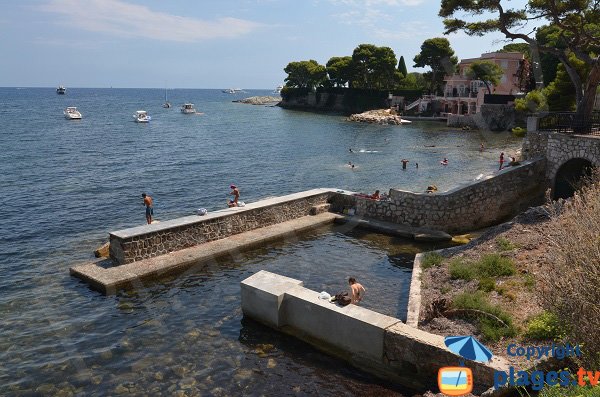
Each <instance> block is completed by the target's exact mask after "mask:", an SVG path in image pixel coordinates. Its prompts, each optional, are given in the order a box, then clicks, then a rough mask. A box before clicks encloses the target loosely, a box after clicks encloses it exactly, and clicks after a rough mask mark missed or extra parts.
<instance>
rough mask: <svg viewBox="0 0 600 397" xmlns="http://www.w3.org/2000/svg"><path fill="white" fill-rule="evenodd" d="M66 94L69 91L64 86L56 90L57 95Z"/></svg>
mask: <svg viewBox="0 0 600 397" xmlns="http://www.w3.org/2000/svg"><path fill="white" fill-rule="evenodd" d="M66 92H67V89H66V88H65V87H64V86H62V85H61V86H59V87H58V88H57V89H56V93H57V94H58V95H65V93H66Z"/></svg>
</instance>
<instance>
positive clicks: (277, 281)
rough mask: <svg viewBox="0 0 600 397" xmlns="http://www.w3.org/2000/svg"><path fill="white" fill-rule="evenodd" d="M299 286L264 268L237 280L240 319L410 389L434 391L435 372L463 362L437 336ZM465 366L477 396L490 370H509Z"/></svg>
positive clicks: (495, 365) (497, 363)
mask: <svg viewBox="0 0 600 397" xmlns="http://www.w3.org/2000/svg"><path fill="white" fill-rule="evenodd" d="M302 284H303V283H302V281H300V280H295V279H291V278H288V277H283V276H280V275H278V274H274V273H270V272H267V271H264V270H262V271H260V272H258V273H256V274H254V275H252V276H250V277H248V278H247V279H245V280H243V281H242V282H241V297H242V311H243V313H244V316H248V317H251V318H253V319H255V320H257V321H259V322H262V323H263V324H266V325H268V326H270V327H272V328H275V329H277V330H280V331H283V332H285V333H288V334H291V335H293V336H296V337H298V338H300V339H302V340H304V341H306V342H308V343H310V344H312V345H313V346H315V347H316V348H318V349H321V350H324V351H325V352H327V353H329V354H334V355H336V356H338V357H340V358H342V359H344V360H346V361H348V362H349V363H351V364H352V365H354V366H356V367H358V368H361V369H363V370H365V371H367V372H370V373H372V374H374V375H376V376H379V377H381V378H384V379H386V380H391V381H393V382H398V383H400V384H403V385H405V386H408V387H411V388H414V389H423V388H425V387H431V388H432V389H433V388H435V387H436V385H437V383H436V382H437V373H438V369H439V368H441V367H444V366H456V365H458V363H459V362H460V361H461V360H463V361H464V359H462V358H461V357H460V356H457V355H455V354H454V353H452V352H451V351H450V350H448V349H447V348H446V347H445V345H444V338H443V337H442V336H439V335H434V334H430V333H428V332H425V331H422V330H419V329H417V328H413V327H410V326H408V325H406V324H404V323H403V322H402V321H400V320H399V319H397V318H394V317H390V316H386V315H383V314H380V313H377V312H374V311H372V310H369V309H365V308H363V307H360V306H356V305H348V306H345V307H340V306H338V305H336V304H334V303H331V302H329V301H327V300H322V299H319V298H318V296H319V293H318V292H316V291H312V290H310V289H307V288H304V287H303V286H302ZM466 366H467V367H469V368H471V369H472V370H473V378H474V382H475V391H476V392H482V391H485V390H487V389H488V388H489V387H491V386H492V385H493V374H494V370H496V369H499V370H505V371H506V370H507V369H508V364H507V363H506V361H505V360H504V359H501V358H498V357H494V358H493V360H492V362H491V363H489V364H482V363H477V362H474V361H468V362H467V363H466Z"/></svg>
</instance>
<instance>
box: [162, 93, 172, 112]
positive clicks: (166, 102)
mask: <svg viewBox="0 0 600 397" xmlns="http://www.w3.org/2000/svg"><path fill="white" fill-rule="evenodd" d="M170 107H171V102H169V101H168V100H167V89H166V88H165V103H163V108H165V109H168V108H170Z"/></svg>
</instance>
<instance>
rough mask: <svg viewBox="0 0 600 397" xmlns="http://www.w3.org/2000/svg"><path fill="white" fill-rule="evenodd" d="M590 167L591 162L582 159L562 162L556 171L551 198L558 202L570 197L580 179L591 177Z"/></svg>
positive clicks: (591, 165)
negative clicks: (560, 199)
mask: <svg viewBox="0 0 600 397" xmlns="http://www.w3.org/2000/svg"><path fill="white" fill-rule="evenodd" d="M592 167H593V164H592V162H591V161H589V160H587V159H584V158H572V159H570V160H568V161H566V162H564V163H563V164H562V165H561V166H560V167H558V170H557V171H556V175H555V177H554V185H553V189H552V192H553V193H552V198H553V199H554V200H558V199H559V198H563V199H566V198H569V197H572V196H573V194H575V190H577V187H578V184H579V183H580V182H581V179H582V178H583V177H584V176H589V175H591V171H592Z"/></svg>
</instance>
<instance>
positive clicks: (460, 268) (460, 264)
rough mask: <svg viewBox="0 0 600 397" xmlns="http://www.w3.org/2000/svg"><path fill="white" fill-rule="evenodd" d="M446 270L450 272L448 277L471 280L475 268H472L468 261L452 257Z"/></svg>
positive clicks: (473, 276)
mask: <svg viewBox="0 0 600 397" xmlns="http://www.w3.org/2000/svg"><path fill="white" fill-rule="evenodd" d="M448 271H449V272H450V277H451V278H452V279H453V280H458V279H461V280H467V281H469V280H473V279H474V278H475V276H476V274H475V269H474V268H473V266H472V265H471V264H470V263H468V262H464V261H463V260H461V259H458V258H456V259H453V260H452V261H451V262H450V264H449V265H448Z"/></svg>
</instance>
